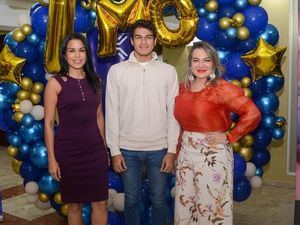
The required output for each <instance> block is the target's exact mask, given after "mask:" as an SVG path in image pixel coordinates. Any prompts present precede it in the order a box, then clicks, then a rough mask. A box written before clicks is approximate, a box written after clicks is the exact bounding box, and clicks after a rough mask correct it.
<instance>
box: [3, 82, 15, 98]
mask: <svg viewBox="0 0 300 225" xmlns="http://www.w3.org/2000/svg"><path fill="white" fill-rule="evenodd" d="M2 88H3V89H4V90H3V91H4V93H5V94H6V95H7V96H8V97H9V98H12V99H15V98H16V96H17V92H18V91H19V90H20V86H18V85H17V84H15V83H12V82H9V81H2V82H1V83H0V93H2V90H1V89H2Z"/></svg>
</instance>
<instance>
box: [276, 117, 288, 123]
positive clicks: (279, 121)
mask: <svg viewBox="0 0 300 225" xmlns="http://www.w3.org/2000/svg"><path fill="white" fill-rule="evenodd" d="M275 122H276V123H283V124H284V125H285V124H286V119H285V118H284V117H283V116H277V117H276V118H275Z"/></svg>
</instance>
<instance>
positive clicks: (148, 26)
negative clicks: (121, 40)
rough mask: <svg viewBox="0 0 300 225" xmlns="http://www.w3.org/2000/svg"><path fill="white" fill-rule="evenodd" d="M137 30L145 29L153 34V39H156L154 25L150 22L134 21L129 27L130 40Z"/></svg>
mask: <svg viewBox="0 0 300 225" xmlns="http://www.w3.org/2000/svg"><path fill="white" fill-rule="evenodd" d="M137 28H145V29H147V30H150V31H151V32H152V34H153V37H154V38H156V32H155V28H154V24H153V23H152V22H151V21H150V20H144V19H140V20H137V21H135V23H133V24H132V25H131V26H130V27H129V33H130V37H131V38H133V35H134V32H135V30H136V29H137Z"/></svg>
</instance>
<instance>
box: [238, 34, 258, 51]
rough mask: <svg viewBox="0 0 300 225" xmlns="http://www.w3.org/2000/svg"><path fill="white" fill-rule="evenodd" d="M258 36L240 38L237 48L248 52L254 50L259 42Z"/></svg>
mask: <svg viewBox="0 0 300 225" xmlns="http://www.w3.org/2000/svg"><path fill="white" fill-rule="evenodd" d="M257 41H258V38H257V37H256V36H254V37H249V38H248V39H247V40H243V41H242V40H239V41H238V43H237V46H236V48H237V50H238V51H240V52H242V53H246V52H249V51H251V50H253V49H254V48H255V46H256V44H257Z"/></svg>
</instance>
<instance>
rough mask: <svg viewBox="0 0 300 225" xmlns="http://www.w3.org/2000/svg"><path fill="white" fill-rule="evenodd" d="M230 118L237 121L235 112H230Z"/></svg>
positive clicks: (237, 117)
mask: <svg viewBox="0 0 300 225" xmlns="http://www.w3.org/2000/svg"><path fill="white" fill-rule="evenodd" d="M230 118H231V120H232V121H233V122H235V123H236V122H237V121H239V118H240V117H239V115H238V114H237V113H234V112H230Z"/></svg>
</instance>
